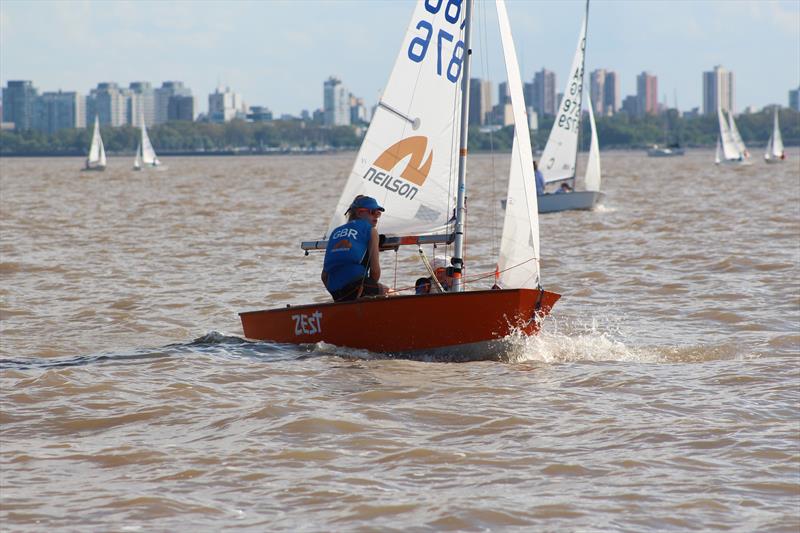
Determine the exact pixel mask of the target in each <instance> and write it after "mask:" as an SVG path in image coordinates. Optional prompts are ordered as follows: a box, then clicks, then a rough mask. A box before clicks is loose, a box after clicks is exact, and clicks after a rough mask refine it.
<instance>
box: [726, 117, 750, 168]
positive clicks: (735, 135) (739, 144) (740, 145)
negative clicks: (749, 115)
mask: <svg viewBox="0 0 800 533" xmlns="http://www.w3.org/2000/svg"><path fill="white" fill-rule="evenodd" d="M728 123H729V125H730V128H731V138H732V139H733V144H734V146H735V147H736V151H737V152H738V153H739V155H738V157H739V158H741V159H747V158H749V157H750V154H749V153H748V151H747V147H746V146H745V145H744V141H743V140H742V136H741V135H739V129H738V128H737V127H736V122H735V121H734V120H733V113H731V112H730V111H728Z"/></svg>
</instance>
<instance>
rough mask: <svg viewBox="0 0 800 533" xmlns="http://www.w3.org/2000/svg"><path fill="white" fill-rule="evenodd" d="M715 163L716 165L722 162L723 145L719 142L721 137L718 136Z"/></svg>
mask: <svg viewBox="0 0 800 533" xmlns="http://www.w3.org/2000/svg"><path fill="white" fill-rule="evenodd" d="M714 162H715V163H720V162H722V143H721V142H720V140H719V136H717V151H716V153H715V154H714Z"/></svg>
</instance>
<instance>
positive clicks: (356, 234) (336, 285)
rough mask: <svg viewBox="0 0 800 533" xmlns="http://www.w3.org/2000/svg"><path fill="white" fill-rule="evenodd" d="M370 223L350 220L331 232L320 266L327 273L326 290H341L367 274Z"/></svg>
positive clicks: (370, 232)
mask: <svg viewBox="0 0 800 533" xmlns="http://www.w3.org/2000/svg"><path fill="white" fill-rule="evenodd" d="M371 234H372V224H370V223H369V222H368V221H366V220H361V219H358V220H353V221H351V222H348V223H347V224H344V225H342V226H339V227H338V228H336V229H335V230H333V231H332V232H331V237H330V239H329V240H328V246H327V248H326V249H325V262H324V263H323V266H322V269H323V270H324V271H325V272H327V273H328V283H327V286H328V291H330V292H333V291H336V290H339V289H341V288H342V287H344V286H345V285H347V284H348V283H352V282H353V281H355V280H358V279H363V278H365V277H366V275H367V263H368V261H369V256H368V254H367V252H368V250H369V240H370V236H371Z"/></svg>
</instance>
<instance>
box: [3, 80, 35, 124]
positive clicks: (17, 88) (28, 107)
mask: <svg viewBox="0 0 800 533" xmlns="http://www.w3.org/2000/svg"><path fill="white" fill-rule="evenodd" d="M36 93H37V91H36V87H34V86H33V82H32V81H9V82H8V84H7V86H6V87H5V88H4V89H3V122H13V123H14V129H16V130H29V129H31V128H32V127H33V114H34V102H35V101H36Z"/></svg>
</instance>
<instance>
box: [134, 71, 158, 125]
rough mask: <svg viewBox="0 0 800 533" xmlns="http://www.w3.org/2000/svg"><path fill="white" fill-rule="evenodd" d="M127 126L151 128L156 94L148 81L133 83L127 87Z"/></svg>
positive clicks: (154, 117) (153, 119)
mask: <svg viewBox="0 0 800 533" xmlns="http://www.w3.org/2000/svg"><path fill="white" fill-rule="evenodd" d="M128 89H129V91H130V100H129V101H128V124H131V125H132V126H137V127H138V126H141V125H142V120H144V124H145V126H152V125H153V124H155V119H156V93H155V91H153V86H152V85H151V84H150V82H149V81H134V82H131V84H130V85H129V86H128Z"/></svg>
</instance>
